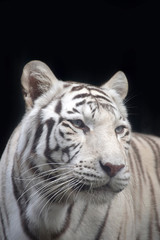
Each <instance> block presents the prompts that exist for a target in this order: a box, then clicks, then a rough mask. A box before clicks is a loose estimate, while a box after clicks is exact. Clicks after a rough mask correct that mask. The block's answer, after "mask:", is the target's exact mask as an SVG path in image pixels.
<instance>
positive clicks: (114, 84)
mask: <svg viewBox="0 0 160 240" xmlns="http://www.w3.org/2000/svg"><path fill="white" fill-rule="evenodd" d="M101 88H106V89H114V90H115V91H116V92H117V93H118V94H119V95H120V96H121V98H122V99H124V98H125V97H126V96H127V93H128V80H127V78H126V76H125V74H124V73H123V72H121V71H118V72H117V73H116V74H114V75H113V77H112V78H111V79H110V80H109V81H108V82H106V83H105V84H103V85H102V86H101Z"/></svg>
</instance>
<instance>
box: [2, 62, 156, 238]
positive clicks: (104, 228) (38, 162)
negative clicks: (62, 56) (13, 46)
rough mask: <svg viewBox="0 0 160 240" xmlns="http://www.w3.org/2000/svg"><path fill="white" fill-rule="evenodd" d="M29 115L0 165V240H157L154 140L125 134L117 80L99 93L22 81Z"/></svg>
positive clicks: (42, 76) (35, 67) (37, 78)
mask: <svg viewBox="0 0 160 240" xmlns="http://www.w3.org/2000/svg"><path fill="white" fill-rule="evenodd" d="M21 82H22V86H23V93H24V99H25V103H26V114H25V116H24V117H23V119H22V121H21V123H20V124H19V126H18V127H17V128H16V129H15V131H14V133H13V134H12V136H11V138H10V139H9V141H8V144H7V146H6V149H5V151H4V153H3V155H2V159H1V162H0V240H17V239H18V240H54V239H55V240H56V239H58V240H72V239H73V240H82V239H83V240H120V239H121V240H138V239H140V240H147V239H149V240H152V239H153V240H157V239H160V207H159V201H160V160H159V159H160V140H159V138H157V137H153V136H149V135H142V134H135V133H131V127H130V124H129V122H128V119H127V111H126V108H125V106H124V104H123V100H124V98H125V97H126V95H127V91H128V83H127V79H126V77H125V75H124V74H123V73H122V72H118V73H117V74H115V75H114V76H113V77H112V78H111V79H110V80H109V81H108V82H107V83H105V84H104V85H103V86H101V87H95V86H92V85H89V84H83V83H76V82H63V81H59V80H57V79H56V77H55V76H54V75H53V73H52V72H51V70H50V69H49V68H48V67H47V66H46V65H45V64H44V63H42V62H40V61H32V62H29V63H28V64H27V65H26V66H25V67H24V71H23V74H22V78H21Z"/></svg>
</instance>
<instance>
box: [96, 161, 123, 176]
mask: <svg viewBox="0 0 160 240" xmlns="http://www.w3.org/2000/svg"><path fill="white" fill-rule="evenodd" d="M100 165H101V168H102V169H103V170H104V171H105V172H106V173H107V174H108V176H109V177H114V176H115V175H117V173H118V172H119V171H120V170H121V169H122V168H124V167H125V165H124V164H120V165H114V164H112V163H109V162H107V163H105V164H103V163H102V162H101V161H100Z"/></svg>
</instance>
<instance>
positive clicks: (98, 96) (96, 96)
mask: <svg viewBox="0 0 160 240" xmlns="http://www.w3.org/2000/svg"><path fill="white" fill-rule="evenodd" d="M94 97H95V98H101V99H103V100H105V101H107V102H109V103H112V101H111V100H110V99H109V98H107V97H103V96H101V95H94Z"/></svg>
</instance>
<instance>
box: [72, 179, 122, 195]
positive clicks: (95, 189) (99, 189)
mask: <svg viewBox="0 0 160 240" xmlns="http://www.w3.org/2000/svg"><path fill="white" fill-rule="evenodd" d="M77 189H78V191H79V192H85V191H87V192H88V193H94V192H102V191H105V192H114V193H119V192H121V191H122V190H123V189H124V188H123V189H121V188H120V189H116V190H115V189H113V188H112V187H111V186H110V182H109V183H107V184H104V185H101V186H96V187H94V186H92V185H87V184H84V183H78V185H77V186H76V190H77Z"/></svg>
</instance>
